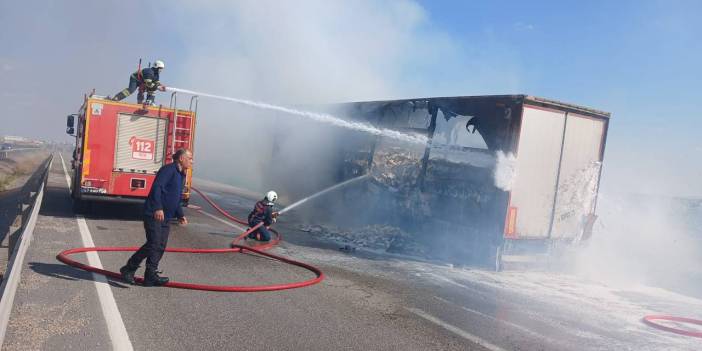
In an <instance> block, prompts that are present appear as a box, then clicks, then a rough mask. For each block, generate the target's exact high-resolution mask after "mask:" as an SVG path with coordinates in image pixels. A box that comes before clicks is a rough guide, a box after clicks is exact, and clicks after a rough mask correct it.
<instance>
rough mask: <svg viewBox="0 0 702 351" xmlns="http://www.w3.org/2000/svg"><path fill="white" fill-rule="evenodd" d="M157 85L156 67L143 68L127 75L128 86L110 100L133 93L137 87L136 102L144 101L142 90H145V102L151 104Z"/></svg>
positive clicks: (157, 71) (116, 99)
mask: <svg viewBox="0 0 702 351" xmlns="http://www.w3.org/2000/svg"><path fill="white" fill-rule="evenodd" d="M159 85H161V82H159V70H158V68H156V67H149V68H144V69H142V70H141V71H136V72H134V73H132V75H131V76H130V77H129V87H127V88H126V89H124V90H122V91H120V92H119V93H118V94H117V95H115V97H114V98H113V99H112V100H114V101H120V100H123V99H124V98H126V97H127V96H129V95H131V94H132V93H134V91H135V90H137V89H139V94H138V95H137V103H142V102H143V101H144V91H146V103H147V104H152V103H153V102H154V99H155V98H156V95H155V94H154V93H155V92H156V90H157V89H158V87H159Z"/></svg>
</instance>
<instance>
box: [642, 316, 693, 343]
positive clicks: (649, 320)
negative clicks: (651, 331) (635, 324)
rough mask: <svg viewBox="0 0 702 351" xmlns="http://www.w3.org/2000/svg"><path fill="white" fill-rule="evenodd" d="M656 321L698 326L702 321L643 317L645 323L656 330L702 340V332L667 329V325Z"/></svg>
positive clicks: (672, 317)
mask: <svg viewBox="0 0 702 351" xmlns="http://www.w3.org/2000/svg"><path fill="white" fill-rule="evenodd" d="M655 320H662V321H672V322H680V323H688V324H696V325H702V320H699V319H692V318H684V317H675V316H657V315H648V316H645V317H643V322H644V323H646V324H647V325H649V326H651V327H654V328H656V329H660V330H665V331H668V332H671V333H675V334H680V335H685V336H692V337H695V338H702V332H693V331H688V330H683V329H678V328H673V327H667V326H665V325H662V324H659V323H656V322H654V321H655Z"/></svg>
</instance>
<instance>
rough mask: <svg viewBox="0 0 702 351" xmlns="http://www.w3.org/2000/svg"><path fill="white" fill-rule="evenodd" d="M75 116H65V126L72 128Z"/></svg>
mask: <svg viewBox="0 0 702 351" xmlns="http://www.w3.org/2000/svg"><path fill="white" fill-rule="evenodd" d="M75 117H76V115H68V116H67V117H66V128H73V124H75V120H74V119H75ZM71 134H72V133H71Z"/></svg>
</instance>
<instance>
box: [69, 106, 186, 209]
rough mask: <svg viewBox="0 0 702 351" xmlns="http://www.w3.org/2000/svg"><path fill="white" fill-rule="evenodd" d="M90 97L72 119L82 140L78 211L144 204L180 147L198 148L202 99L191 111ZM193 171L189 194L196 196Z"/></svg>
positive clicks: (76, 173)
mask: <svg viewBox="0 0 702 351" xmlns="http://www.w3.org/2000/svg"><path fill="white" fill-rule="evenodd" d="M176 103H177V97H176V95H175V93H173V95H171V102H170V105H169V107H168V108H166V107H164V106H162V105H161V106H146V105H141V104H131V103H125V102H117V101H112V100H107V99H105V98H104V97H101V96H97V95H94V94H91V95H90V96H86V97H85V100H84V102H83V105H82V106H81V108H80V110H79V112H78V113H77V114H72V115H69V116H68V118H67V130H66V132H67V133H68V134H70V135H72V136H75V137H76V146H75V149H74V151H73V160H72V162H71V164H72V169H73V179H72V181H73V182H72V186H71V197H72V198H73V200H74V208H75V209H76V210H78V211H81V210H83V209H84V205H85V204H86V203H89V202H90V201H117V202H143V201H144V199H145V198H146V197H147V196H148V194H149V190H150V189H151V185H152V184H153V181H154V178H155V177H156V172H157V171H158V170H159V168H161V166H163V165H165V164H168V163H170V162H172V159H171V157H170V156H171V155H172V154H173V152H174V151H175V150H176V149H178V148H188V149H190V150H191V151H192V150H193V141H194V135H195V115H196V112H197V97H196V96H193V97H192V98H191V99H190V106H189V108H188V109H187V110H184V109H178V108H177V104H176ZM191 180H192V169H190V170H188V173H187V177H186V184H185V187H184V192H183V201H184V203H185V204H187V202H188V200H189V197H190V184H191Z"/></svg>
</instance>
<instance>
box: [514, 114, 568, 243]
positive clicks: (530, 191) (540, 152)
mask: <svg viewBox="0 0 702 351" xmlns="http://www.w3.org/2000/svg"><path fill="white" fill-rule="evenodd" d="M565 115H566V114H565V112H563V111H558V110H552V109H547V108H542V107H535V106H529V105H524V111H523V114H522V125H521V130H520V132H519V147H518V149H517V161H516V178H515V181H514V185H513V187H512V192H511V196H510V211H509V213H510V216H512V217H513V219H512V221H514V226H513V228H514V229H513V232H511V233H507V234H506V235H507V236H512V237H519V238H529V239H538V238H547V237H548V236H549V229H550V226H551V217H552V215H553V204H554V200H555V194H556V191H555V190H556V183H557V178H558V162H559V160H560V154H561V144H562V142H563V132H564V125H565ZM509 227H512V226H511V225H510V226H509Z"/></svg>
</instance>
